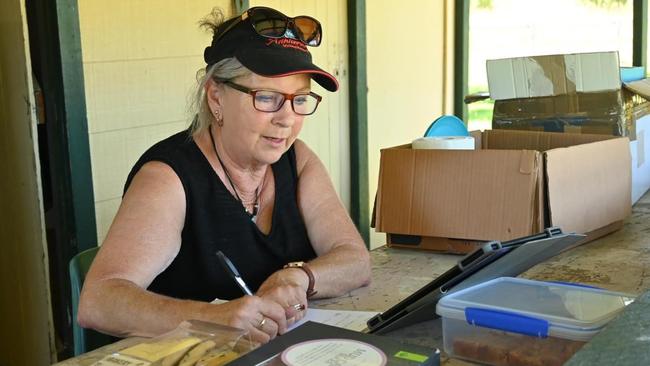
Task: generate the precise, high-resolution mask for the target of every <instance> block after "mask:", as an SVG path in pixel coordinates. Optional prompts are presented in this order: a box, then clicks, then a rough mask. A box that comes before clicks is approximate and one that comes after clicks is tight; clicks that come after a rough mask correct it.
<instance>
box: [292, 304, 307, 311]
mask: <svg viewBox="0 0 650 366" xmlns="http://www.w3.org/2000/svg"><path fill="white" fill-rule="evenodd" d="M291 307H293V308H294V309H296V311H303V310H305V304H300V303H298V304H294V305H291Z"/></svg>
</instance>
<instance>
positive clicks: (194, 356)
mask: <svg viewBox="0 0 650 366" xmlns="http://www.w3.org/2000/svg"><path fill="white" fill-rule="evenodd" d="M257 346H258V344H257V343H254V342H252V341H251V340H250V337H249V335H248V331H245V330H241V329H237V328H232V327H227V326H223V325H219V324H214V323H209V322H205V321H200V320H187V321H184V322H182V323H181V324H179V325H178V327H176V329H174V330H172V331H170V332H167V333H165V334H162V335H160V336H157V337H154V338H151V339H147V340H144V341H142V342H140V343H138V344H136V345H133V346H131V347H128V348H125V349H123V350H121V351H119V352H116V353H113V354H110V355H108V356H105V357H104V358H102V359H101V360H99V361H97V362H95V363H94V364H93V366H117V365H119V366H220V365H225V364H226V363H228V362H230V361H232V360H234V359H236V358H238V357H239V356H240V355H243V354H245V353H248V352H249V351H251V350H253V349H254V348H256V347H257Z"/></svg>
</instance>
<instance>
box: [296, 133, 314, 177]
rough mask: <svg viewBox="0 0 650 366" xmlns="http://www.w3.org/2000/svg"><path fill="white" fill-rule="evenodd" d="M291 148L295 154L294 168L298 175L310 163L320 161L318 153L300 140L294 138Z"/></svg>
mask: <svg viewBox="0 0 650 366" xmlns="http://www.w3.org/2000/svg"><path fill="white" fill-rule="evenodd" d="M293 150H294V154H295V156H296V170H297V172H298V176H300V173H301V172H302V171H303V170H304V169H305V167H306V166H309V165H310V164H314V163H318V162H320V159H318V155H316V153H315V152H314V151H313V150H312V149H311V148H310V147H309V146H308V145H307V144H306V143H305V142H304V141H302V140H300V139H296V141H295V142H294V143H293Z"/></svg>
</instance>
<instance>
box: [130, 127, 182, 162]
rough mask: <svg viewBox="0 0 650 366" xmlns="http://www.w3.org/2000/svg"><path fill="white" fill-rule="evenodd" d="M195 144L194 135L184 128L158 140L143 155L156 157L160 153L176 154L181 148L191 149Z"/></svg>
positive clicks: (163, 154) (144, 156)
mask: <svg viewBox="0 0 650 366" xmlns="http://www.w3.org/2000/svg"><path fill="white" fill-rule="evenodd" d="M193 145H194V141H193V139H192V135H190V134H189V132H188V131H187V130H184V131H180V132H178V133H175V134H173V135H171V136H169V137H167V138H165V139H163V140H160V141H158V142H157V143H155V144H154V145H152V146H151V147H149V148H148V149H147V150H146V151H145V152H144V154H142V157H143V158H146V157H149V156H150V157H154V158H155V157H156V156H160V155H162V156H166V155H172V156H175V155H176V154H177V153H178V152H179V151H181V150H188V149H191V148H192V147H193Z"/></svg>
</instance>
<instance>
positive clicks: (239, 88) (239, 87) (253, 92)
mask: <svg viewBox="0 0 650 366" xmlns="http://www.w3.org/2000/svg"><path fill="white" fill-rule="evenodd" d="M215 81H216V82H219V83H222V84H224V85H227V86H229V87H231V88H233V89H235V90H237V91H240V92H242V93H246V94H248V95H250V96H251V97H253V98H252V102H253V108H255V110H256V111H260V112H266V113H275V112H277V111H279V110H280V109H282V107H284V103H286V101H287V100H288V101H290V102H291V110H292V111H293V113H295V114H297V115H299V116H311V115H312V114H314V113H315V112H316V110H317V109H318V105H319V104H320V102H321V101H322V100H323V97H321V96H320V95H318V94H316V93H314V92H312V91H310V92H308V93H295V94H287V93H282V92H279V91H277V90H267V89H251V88H248V87H245V86H243V85H239V84H237V83H234V82H232V81H230V80H215ZM259 92H271V93H276V94H280V95H282V96H283V97H284V100H283V101H282V103H278V108H277V109H276V110H273V111H265V110H262V109H259V108H257V105H256V104H255V96H256V95H257V93H259ZM304 95H308V96H312V97H314V98H315V99H316V105H315V106H314V110H313V111H311V113H299V112H297V111H296V107H295V106H294V105H293V100H294V98H295V97H299V96H304Z"/></svg>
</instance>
